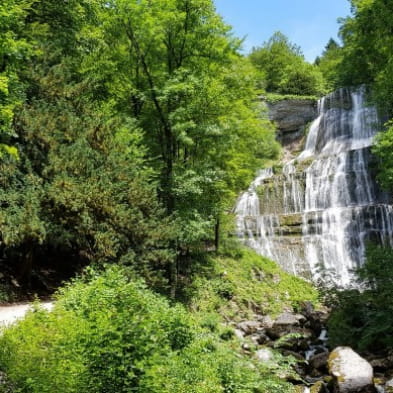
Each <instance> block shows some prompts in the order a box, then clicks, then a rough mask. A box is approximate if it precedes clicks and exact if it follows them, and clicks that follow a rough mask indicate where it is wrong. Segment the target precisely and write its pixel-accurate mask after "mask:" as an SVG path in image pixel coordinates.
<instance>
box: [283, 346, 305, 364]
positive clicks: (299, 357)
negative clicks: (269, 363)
mask: <svg viewBox="0 0 393 393" xmlns="http://www.w3.org/2000/svg"><path fill="white" fill-rule="evenodd" d="M281 353H282V354H283V355H284V356H293V357H294V358H295V359H296V360H299V361H300V362H305V361H306V359H305V358H304V356H302V355H301V354H300V353H299V352H295V351H290V350H288V349H286V350H284V351H282V352H281Z"/></svg>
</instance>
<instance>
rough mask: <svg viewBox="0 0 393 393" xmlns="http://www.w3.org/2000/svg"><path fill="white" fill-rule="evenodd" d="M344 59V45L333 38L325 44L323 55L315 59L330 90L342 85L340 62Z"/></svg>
mask: <svg viewBox="0 0 393 393" xmlns="http://www.w3.org/2000/svg"><path fill="white" fill-rule="evenodd" d="M342 59H343V49H342V47H340V45H339V44H338V43H337V42H336V41H335V40H334V39H333V38H331V39H330V40H329V42H328V43H327V45H326V46H325V50H324V51H323V52H322V55H321V56H319V57H317V58H316V60H315V65H317V66H318V68H319V70H320V71H321V72H322V75H323V76H324V78H325V81H326V87H327V89H328V90H329V91H332V90H334V89H336V88H338V87H340V82H341V81H340V64H341V62H342Z"/></svg>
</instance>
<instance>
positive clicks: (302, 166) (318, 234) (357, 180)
mask: <svg viewBox="0 0 393 393" xmlns="http://www.w3.org/2000/svg"><path fill="white" fill-rule="evenodd" d="M318 114H319V115H318V117H317V119H315V120H314V122H313V123H312V124H311V126H310V128H309V131H308V135H307V140H306V143H305V148H304V150H303V151H302V152H301V153H300V154H299V155H298V157H296V158H295V159H293V160H292V161H290V162H288V163H286V164H285V165H284V166H283V168H282V169H281V170H280V171H278V172H277V171H273V169H271V168H270V169H264V170H262V171H260V173H259V175H258V177H257V178H256V179H255V180H254V182H253V183H252V184H251V186H250V188H249V189H248V190H247V191H246V192H245V193H243V194H242V195H241V197H240V198H239V200H238V203H237V206H236V210H235V211H236V215H237V230H238V235H239V236H240V237H241V238H242V239H243V240H244V242H245V243H246V244H247V245H248V246H250V247H252V248H253V249H255V250H256V251H257V252H258V253H260V254H261V255H264V256H267V257H269V258H271V259H273V260H275V261H276V262H278V263H279V264H280V265H281V266H282V267H283V268H284V269H285V270H287V271H289V272H291V273H294V274H296V275H299V276H303V277H305V278H309V279H313V280H314V281H318V280H322V281H325V282H333V283H334V284H335V285H337V286H343V287H348V286H351V284H353V272H354V270H355V269H356V268H358V267H360V266H361V265H362V263H363V262H364V257H365V247H366V244H367V242H368V241H376V242H378V243H381V244H389V245H391V246H393V241H392V234H393V207H392V205H391V203H390V200H389V197H388V195H387V194H386V193H384V192H382V191H381V190H380V189H379V187H378V185H377V183H376V181H375V179H374V178H375V174H374V173H373V162H375V161H373V160H374V159H373V156H372V154H371V146H372V144H373V139H374V137H375V134H376V132H377V131H378V130H379V129H380V127H381V122H380V121H379V119H378V115H377V111H376V109H375V108H374V107H372V106H369V105H368V104H367V99H366V91H365V88H359V89H357V90H350V89H340V90H338V91H336V92H334V93H331V94H329V95H328V96H326V97H324V98H322V99H321V100H320V101H319V102H318Z"/></svg>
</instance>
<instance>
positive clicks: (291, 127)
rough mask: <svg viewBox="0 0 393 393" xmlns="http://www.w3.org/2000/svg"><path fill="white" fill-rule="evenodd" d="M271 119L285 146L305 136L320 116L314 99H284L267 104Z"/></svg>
mask: <svg viewBox="0 0 393 393" xmlns="http://www.w3.org/2000/svg"><path fill="white" fill-rule="evenodd" d="M267 107H268V110H269V119H270V120H271V121H274V122H275V123H276V125H277V129H278V137H279V139H280V141H281V142H282V143H283V144H284V145H285V144H288V143H290V142H292V141H294V140H296V139H297V138H299V137H301V136H303V134H304V131H305V128H306V126H307V124H308V123H310V122H311V121H312V120H314V119H315V118H316V117H317V116H318V112H317V101H316V100H312V99H284V100H281V101H277V102H267Z"/></svg>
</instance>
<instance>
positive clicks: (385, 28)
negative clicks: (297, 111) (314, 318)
mask: <svg viewBox="0 0 393 393" xmlns="http://www.w3.org/2000/svg"><path fill="white" fill-rule="evenodd" d="M351 6H352V13H351V16H350V17H347V18H345V19H342V20H340V38H341V42H340V43H338V42H336V41H335V40H333V39H332V40H330V41H329V42H328V43H327V45H326V47H325V50H324V51H323V53H322V54H321V55H320V56H319V57H318V58H317V59H316V60H315V63H314V64H310V63H309V62H307V61H306V60H305V58H304V56H303V54H302V51H301V48H300V47H298V46H297V45H296V44H294V43H292V42H291V41H290V39H289V38H287V37H286V36H285V35H283V34H282V33H280V32H276V33H274V34H273V35H272V37H271V38H270V39H269V40H268V41H266V42H264V43H261V45H260V46H259V47H255V48H253V49H252V51H251V53H249V54H247V55H245V54H244V53H243V52H242V41H241V40H240V39H238V38H236V37H235V35H234V33H233V31H232V29H231V27H230V26H229V25H227V24H226V23H225V22H224V20H223V19H222V17H221V16H220V15H219V14H218V13H217V12H216V9H215V6H214V2H213V0H154V1H152V0H105V1H101V0H63V1H59V0H2V1H1V3H0V43H1V45H0V206H1V209H0V265H1V267H2V272H4V273H2V275H1V277H0V281H1V288H0V297H1V300H2V301H3V302H8V301H12V300H18V299H19V298H20V297H21V296H22V297H23V296H25V295H26V294H28V296H31V295H33V294H35V293H38V294H39V295H42V294H46V295H48V294H52V293H53V292H54V290H55V289H56V287H57V286H58V285H59V282H60V281H63V280H69V279H71V277H77V278H73V279H71V280H70V281H67V283H66V284H64V285H63V286H62V287H61V288H60V289H58V291H57V292H56V295H55V299H56V302H55V303H56V304H55V308H54V310H53V311H52V312H46V311H44V310H42V309H40V308H39V306H38V305H37V307H36V310H35V312H32V313H30V314H29V315H28V316H27V318H26V319H25V320H23V321H21V322H20V323H18V324H16V325H15V326H13V327H11V328H9V329H7V330H6V331H5V332H4V333H3V334H2V336H1V337H0V348H1V350H0V369H1V370H3V371H4V373H5V374H6V375H7V377H6V378H7V380H9V383H7V384H5V385H4V388H2V387H0V391H4V392H25V393H36V392H37V393H38V392H39V393H43V392H48V393H54V392H58V393H71V392H92V393H93V392H97V393H105V392H108V393H109V392H112V393H114V392H116V393H120V392H124V393H125V392H141V393H142V392H146V393H147V392H149V393H155V392H157V393H164V392H168V393H177V392H178V393H186V392H187V393H209V392H211V393H215V392H225V393H235V392H236V393H246V392H249V393H252V392H254V393H256V392H273V391H274V392H278V393H279V392H291V391H293V390H292V389H293V387H292V385H291V384H290V383H289V381H291V378H292V377H291V378H290V377H288V375H289V374H291V373H292V370H293V364H294V362H295V360H294V359H292V358H291V360H290V359H289V358H287V357H284V356H282V355H280V354H276V355H275V356H276V358H275V362H274V366H272V365H268V366H266V364H261V363H260V362H258V361H256V360H255V359H254V358H252V357H250V354H249V353H248V352H247V351H242V350H241V349H239V348H238V345H237V344H236V343H237V342H236V336H235V332H234V329H233V328H232V327H231V326H230V321H235V320H237V318H243V319H244V318H247V316H249V315H250V314H252V313H255V312H257V311H258V313H262V314H268V313H272V314H278V313H279V312H281V311H282V310H286V309H288V308H291V309H293V308H295V309H296V308H297V309H299V307H300V305H301V304H302V302H304V301H311V302H313V303H314V304H315V305H316V306H317V305H318V304H319V305H320V304H321V301H322V300H321V299H322V298H324V299H325V300H326V301H327V302H328V304H329V305H330V306H332V305H333V306H334V307H335V310H336V311H333V313H332V317H331V322H330V329H331V332H332V334H333V335H332V340H333V341H334V343H335V344H337V345H341V344H345V345H352V346H353V347H355V348H356V347H360V348H363V349H370V347H373V346H377V347H386V348H389V349H392V348H393V342H392V339H391V336H390V335H391V333H392V329H393V320H392V313H391V311H392V309H393V303H392V300H391V296H390V293H391V289H392V288H393V285H392V283H391V281H392V277H393V276H392V274H393V271H392V268H391V267H390V264H391V261H392V259H393V257H392V256H393V252H392V251H390V250H389V249H385V248H380V247H376V246H374V247H372V246H370V249H369V251H368V259H367V262H366V264H365V266H364V267H363V268H362V270H361V271H360V273H359V280H360V281H361V282H362V284H363V285H366V287H367V288H369V289H367V290H365V291H362V292H359V291H357V290H348V291H343V292H337V291H335V290H331V289H329V290H327V289H322V291H321V293H320V294H319V295H318V293H317V290H316V289H315V288H313V287H312V286H311V284H309V283H307V282H305V281H303V280H301V279H298V278H296V277H292V276H290V275H288V274H286V273H283V272H282V271H281V270H280V269H279V268H278V267H277V266H275V265H274V263H272V262H270V261H268V260H267V259H266V258H264V257H260V256H257V255H256V254H254V253H253V252H252V251H250V250H247V249H245V248H244V247H243V246H242V245H241V244H240V243H239V241H238V240H237V239H236V236H235V222H234V215H233V206H234V204H235V201H236V199H237V197H238V195H239V193H240V192H241V191H243V190H245V189H247V187H248V185H249V184H250V182H251V181H252V180H253V178H254V177H255V174H256V172H257V171H258V170H259V169H261V168H264V167H267V166H271V165H273V164H274V163H276V162H277V160H279V159H280V157H281V146H280V144H279V143H278V141H277V140H276V134H275V126H274V124H272V122H270V121H269V119H268V116H267V109H266V106H265V105H264V102H263V100H261V99H259V98H258V97H261V96H262V97H277V96H282V97H293V96H295V97H299V98H301V97H303V98H310V97H311V98H320V97H321V96H323V95H324V94H326V93H328V92H331V91H333V90H334V89H336V88H339V87H344V86H359V85H366V86H367V89H368V91H369V93H370V94H369V96H370V101H371V102H372V103H374V104H375V105H377V107H378V110H379V112H380V115H381V117H382V118H383V119H385V120H386V125H385V126H384V127H383V130H381V131H383V132H381V133H380V134H379V135H378V137H377V141H376V144H375V146H374V148H373V151H374V154H375V155H376V157H378V165H377V169H376V170H377V171H378V180H379V182H380V184H381V185H382V186H383V187H384V188H385V189H386V190H388V191H389V192H390V193H391V192H392V191H393V149H392V148H393V126H392V123H389V119H391V118H393V81H392V78H391V71H392V70H393V35H392V29H393V3H391V2H390V1H388V0H351ZM260 272H264V273H260ZM258 274H263V275H264V277H265V280H264V281H263V280H262V283H261V282H260V281H258V280H256V282H254V281H253V277H255V276H256V275H257V276H258ZM261 302H262V303H263V304H262V305H260V303H261ZM257 304H259V305H258V306H256V305H257ZM354 307H361V308H362V309H363V313H362V317H361V318H363V320H362V321H360V322H359V320H358V317H356V316H354V315H353V314H352V313H351V312H350V311H349V312H348V310H351V309H353V308H354ZM256 310H257V311H256ZM381 321H383V323H381ZM376 326H377V327H376ZM354 332H355V333H354ZM243 349H244V348H243ZM283 375H286V376H287V377H285V378H283V377H282V376H283ZM291 375H292V374H291ZM4 378H5V377H4ZM292 379H293V378H292ZM1 389H4V390H1Z"/></svg>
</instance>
